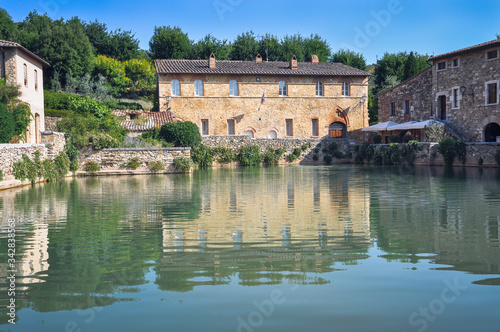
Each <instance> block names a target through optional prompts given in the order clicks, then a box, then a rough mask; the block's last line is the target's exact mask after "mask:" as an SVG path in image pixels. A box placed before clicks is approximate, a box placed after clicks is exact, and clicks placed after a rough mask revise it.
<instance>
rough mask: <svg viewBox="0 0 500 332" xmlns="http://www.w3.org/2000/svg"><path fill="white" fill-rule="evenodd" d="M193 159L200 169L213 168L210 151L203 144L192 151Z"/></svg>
mask: <svg viewBox="0 0 500 332" xmlns="http://www.w3.org/2000/svg"><path fill="white" fill-rule="evenodd" d="M191 159H192V160H193V162H194V163H195V164H196V165H198V167H200V168H208V167H211V166H212V154H211V153H210V149H209V148H208V147H206V146H205V145H203V144H200V145H198V146H196V147H194V148H192V149H191Z"/></svg>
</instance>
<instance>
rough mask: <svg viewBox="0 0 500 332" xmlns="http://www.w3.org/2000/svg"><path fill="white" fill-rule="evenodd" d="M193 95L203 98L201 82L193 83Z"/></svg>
mask: <svg viewBox="0 0 500 332" xmlns="http://www.w3.org/2000/svg"><path fill="white" fill-rule="evenodd" d="M194 95H195V96H203V82H202V81H200V80H196V81H194Z"/></svg>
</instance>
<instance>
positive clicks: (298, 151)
mask: <svg viewBox="0 0 500 332" xmlns="http://www.w3.org/2000/svg"><path fill="white" fill-rule="evenodd" d="M292 153H293V154H294V155H296V156H297V157H300V155H301V154H302V149H301V148H294V149H293V152H292Z"/></svg>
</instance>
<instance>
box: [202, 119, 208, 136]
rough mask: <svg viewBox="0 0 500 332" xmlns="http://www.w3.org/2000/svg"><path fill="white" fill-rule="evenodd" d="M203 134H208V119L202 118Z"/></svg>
mask: <svg viewBox="0 0 500 332" xmlns="http://www.w3.org/2000/svg"><path fill="white" fill-rule="evenodd" d="M201 134H202V135H208V120H207V119H203V120H201Z"/></svg>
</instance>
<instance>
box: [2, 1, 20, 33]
mask: <svg viewBox="0 0 500 332" xmlns="http://www.w3.org/2000/svg"><path fill="white" fill-rule="evenodd" d="M16 32H17V27H16V25H15V23H14V21H12V17H11V16H10V15H9V13H7V11H6V10H5V9H3V8H0V39H2V40H14V39H15V37H16Z"/></svg>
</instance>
